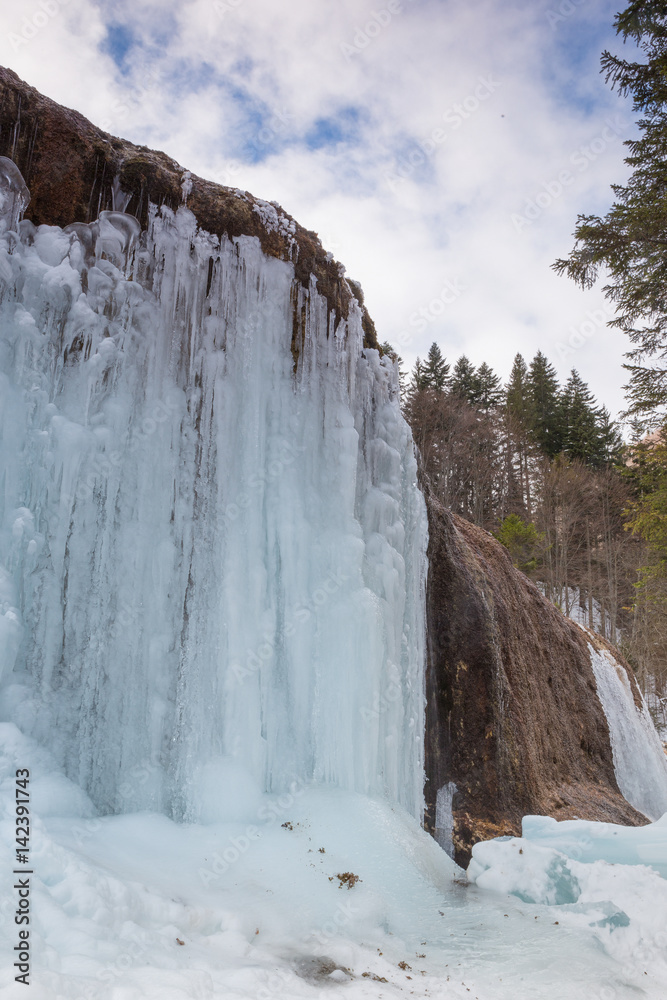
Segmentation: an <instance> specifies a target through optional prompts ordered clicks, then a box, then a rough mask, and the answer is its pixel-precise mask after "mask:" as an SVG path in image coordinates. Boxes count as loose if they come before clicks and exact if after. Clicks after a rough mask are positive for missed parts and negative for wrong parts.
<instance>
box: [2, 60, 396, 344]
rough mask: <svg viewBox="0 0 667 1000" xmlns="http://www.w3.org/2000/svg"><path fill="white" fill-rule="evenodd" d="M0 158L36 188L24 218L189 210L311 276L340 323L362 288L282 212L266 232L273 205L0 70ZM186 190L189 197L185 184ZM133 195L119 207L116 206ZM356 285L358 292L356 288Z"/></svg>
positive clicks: (81, 218) (214, 228) (367, 328)
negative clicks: (190, 169)
mask: <svg viewBox="0 0 667 1000" xmlns="http://www.w3.org/2000/svg"><path fill="white" fill-rule="evenodd" d="M0 155H2V156H8V157H9V158H10V159H12V160H14V162H15V163H16V165H17V166H18V168H19V170H20V171H21V173H22V174H23V177H24V179H25V181H26V184H27V185H28V187H29V189H30V194H31V200H30V205H29V206H28V209H27V211H26V213H25V217H26V219H30V220H31V221H32V222H34V223H35V225H41V224H42V223H47V224H48V225H55V226H66V225H68V224H69V223H70V222H92V221H93V220H95V219H96V218H97V217H98V216H99V213H100V212H101V211H103V210H105V209H113V208H116V209H117V210H121V211H126V212H128V213H129V214H131V215H134V216H136V218H137V219H138V220H139V222H140V223H141V225H142V228H145V226H146V222H147V218H148V206H149V203H153V204H156V205H167V206H168V207H169V208H171V209H174V210H175V209H177V208H178V207H179V206H180V205H182V204H184V203H186V204H187V207H188V208H189V209H190V210H191V211H192V212H193V213H194V214H195V216H196V218H197V221H198V222H199V225H200V226H201V227H202V229H205V230H206V231H207V232H209V233H212V234H214V235H216V236H222V235H227V236H228V237H230V238H233V237H235V236H242V235H244V236H257V237H258V239H259V241H260V243H261V245H262V249H263V250H264V253H266V254H269V255H270V256H273V257H279V258H281V259H282V260H291V261H292V263H293V264H294V269H295V273H296V277H297V279H298V280H299V281H300V282H301V284H302V285H304V287H306V288H308V286H309V283H310V280H311V275H314V276H315V278H316V280H317V287H318V291H319V292H320V293H321V294H322V295H324V296H325V297H326V299H327V301H328V303H329V306H330V309H331V311H332V312H333V314H334V317H335V320H336V322H337V321H338V320H339V319H340V318H341V317H346V316H347V314H348V308H349V304H350V301H351V299H352V298H353V297H354V298H357V299H359V298H360V295H359V294H358V293H357V290H356V288H353V287H351V286H350V285H349V284H348V282H347V281H345V280H343V279H342V278H341V271H340V270H339V265H338V263H337V262H336V261H335V260H333V259H332V258H331V257H330V256H329V255H327V253H326V252H325V250H324V249H323V247H322V245H321V244H320V241H319V239H318V238H317V235H316V234H315V233H313V232H310V231H309V230H307V229H304V228H303V227H302V226H300V225H299V224H298V223H297V222H296V221H295V220H294V219H292V217H291V216H289V215H287V213H286V212H284V211H283V210H282V209H281V208H279V207H278V208H276V211H277V216H278V225H277V226H276V227H274V226H271V225H267V224H266V221H265V215H266V210H265V208H264V206H265V203H264V202H260V201H258V200H257V199H256V198H254V197H253V196H252V195H251V194H249V193H248V192H240V191H237V190H236V189H235V188H228V187H223V186H222V185H220V184H213V183H212V182H211V181H206V180H203V179H202V178H201V177H197V176H195V175H194V174H189V173H188V174H187V176H186V171H185V170H184V168H183V167H181V166H179V164H178V163H176V162H175V161H174V160H172V159H171V157H169V156H167V155H166V154H165V153H159V152H154V151H153V150H150V149H147V148H146V147H145V146H134V145H133V144H132V143H131V142H126V141H125V140H124V139H117V138H115V137H114V136H111V135H108V134H107V133H106V132H102V130H101V129H98V128H96V127H95V126H94V125H92V124H91V123H90V122H89V121H88V120H87V119H86V118H84V117H83V115H80V114H79V113H78V112H76V111H71V110H69V109H68V108H63V107H61V106H60V105H59V104H56V103H55V102H54V101H51V100H49V98H48V97H44V96H43V95H42V94H40V93H39V91H37V90H35V89H34V88H33V87H29V86H28V84H26V83H24V82H23V81H22V80H20V79H19V77H18V76H17V75H16V73H14V72H12V70H9V69H4V68H3V67H0ZM184 181H185V184H186V189H189V190H188V191H187V195H186V194H185V191H184V187H183V184H184ZM121 192H122V194H124V195H126V196H127V202H126V205H123V207H122V208H120V209H119V206H118V200H119V196H120V195H121ZM357 287H358V286H357ZM360 305H361V306H362V311H363V326H364V333H365V343H366V346H367V347H377V346H378V344H377V338H376V334H375V327H374V325H373V322H372V320H371V319H370V317H369V315H368V313H367V311H366V309H365V308H363V300H362V301H361V302H360Z"/></svg>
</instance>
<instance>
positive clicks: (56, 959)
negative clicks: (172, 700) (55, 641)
mask: <svg viewBox="0 0 667 1000" xmlns="http://www.w3.org/2000/svg"><path fill="white" fill-rule="evenodd" d="M0 744H1V745H2V760H1V763H0V767H1V771H0V777H1V785H0V788H1V790H2V800H3V819H2V822H1V823H0V835H1V836H0V839H1V849H0V864H2V866H3V870H5V871H8V870H11V862H12V856H13V853H14V852H13V848H14V843H13V833H14V827H13V822H12V819H13V785H14V780H13V779H14V770H15V768H16V766H17V764H18V763H19V762H20V764H21V766H25V765H26V764H27V765H28V766H29V767H30V768H31V771H32V774H33V778H34V780H33V782H32V795H33V806H34V813H35V814H36V816H35V818H34V820H33V824H34V825H33V831H32V839H33V846H34V850H33V854H32V867H33V869H34V871H35V875H34V876H33V898H32V912H33V915H34V919H33V923H32V928H31V929H32V936H31V947H32V949H33V970H34V971H33V982H34V985H33V986H31V990H32V992H31V994H30V995H31V996H35V997H38V998H39V1000H143V998H146V1000H209V998H210V1000H213V998H239V1000H271V998H275V1000H292V998H300V997H304V998H313V1000H325V998H332V1000H333V998H344V997H349V998H350V1000H357V998H362V997H378V998H379V997H386V998H391V997H400V996H406V997H407V996H418V997H419V996H421V997H427V996H428V997H442V998H448V997H451V998H463V997H465V998H478V1000H542V998H543V1000H565V998H576V1000H579V998H581V1000H584V998H585V1000H590V998H599V1000H617V998H624V997H627V998H631V997H632V998H635V997H648V998H652V1000H663V998H664V996H665V995H666V992H667V965H666V964H665V960H664V956H665V945H666V944H667V937H666V935H665V930H664V928H665V926H667V882H665V881H664V880H663V879H662V878H661V877H660V876H659V875H658V874H657V872H655V871H653V870H651V869H650V868H649V867H646V865H648V864H649V863H651V862H655V864H656V867H657V866H662V870H663V871H664V865H665V861H666V859H667V821H662V822H660V823H656V824H653V825H652V826H651V827H647V828H646V829H645V830H625V829H623V828H619V827H605V826H604V825H603V824H595V823H579V822H570V823H562V824H556V823H554V822H553V821H551V822H550V821H548V820H544V819H539V818H537V817H529V818H527V820H526V827H525V834H526V836H525V838H524V839H523V840H521V839H512V840H508V841H491V842H488V843H485V844H480V845H477V847H476V848H475V862H473V866H472V868H471V872H470V876H471V877H472V878H473V879H475V878H476V880H477V884H473V883H472V882H469V881H468V880H467V879H466V875H465V873H464V872H463V871H462V870H461V869H459V868H458V867H457V866H456V865H455V864H454V863H453V862H452V861H451V860H450V859H449V858H448V857H447V855H446V854H445V853H444V852H443V851H442V850H441V849H440V848H439V847H438V845H437V844H436V842H435V841H434V840H433V839H432V838H431V837H429V836H428V835H427V834H426V833H424V832H423V831H422V830H421V829H420V827H419V825H418V823H417V821H416V820H415V819H414V818H413V817H411V816H409V815H408V814H407V813H405V812H404V811H403V810H401V809H400V807H398V806H395V807H391V806H390V805H388V804H387V803H386V802H382V801H379V800H376V799H371V798H367V797H364V796H361V795H358V794H355V793H352V792H343V791H341V790H339V789H334V788H326V787H324V788H322V787H320V788H313V787H306V786H305V785H302V784H300V783H298V782H295V783H294V785H293V786H292V789H291V790H290V791H289V792H287V793H285V794H283V795H282V796H275V795H270V794H269V795H267V794H260V793H259V792H258V790H257V789H253V787H252V784H251V783H250V782H247V783H245V784H242V783H239V785H238V786H237V790H236V795H235V800H234V804H235V810H236V821H235V822H233V823H224V824H223V823H214V824H210V825H181V824H177V823H174V822H173V821H172V820H169V819H168V818H167V817H165V816H162V815H159V814H155V813H135V814H128V815H124V816H110V817H104V818H97V817H95V816H94V815H93V809H92V806H91V804H90V802H89V801H88V800H87V799H86V797H85V796H84V795H83V793H82V792H81V791H80V789H78V788H77V787H76V786H75V785H74V784H73V783H72V782H71V781H69V780H68V779H67V778H65V777H64V776H63V775H62V774H60V773H59V772H58V771H57V770H55V769H54V762H53V759H52V758H51V757H50V756H49V754H48V753H47V752H46V751H44V750H43V749H41V748H40V747H39V746H38V745H37V744H35V743H34V742H33V741H31V740H28V739H27V738H26V737H24V736H22V735H21V734H20V733H19V732H18V730H17V729H16V728H15V727H14V726H12V725H10V724H4V725H2V726H1V727H0ZM133 780H134V782H135V784H136V785H137V786H138V785H140V783H141V782H142V781H144V780H146V775H145V774H144V772H143V770H142V769H140V768H138V769H137V772H136V775H135V777H134V779H133ZM65 814H67V815H65ZM554 845H555V846H554ZM521 851H522V852H523V853H520V852H521ZM572 857H578V859H579V860H577V861H574V860H570V859H571V858H572ZM599 857H605V858H609V859H614V860H616V861H629V862H631V864H621V863H617V864H613V865H612V864H609V863H608V862H607V861H601V860H595V859H596V858H599ZM638 857H641V859H642V861H643V864H642V865H635V863H636V861H637V859H638ZM475 865H476V866H477V867H476V868H475ZM632 865H635V866H634V867H633V866H632ZM350 875H353V876H358V879H359V881H354V879H350V878H349V876H350ZM339 876H346V878H345V879H343V880H342V881H341V879H340V878H339ZM351 881H352V882H353V884H352V885H351V887H349V888H348V885H349V884H350V882H351ZM13 908H14V907H13V903H12V900H11V898H7V895H5V898H4V902H3V904H2V908H1V911H2V912H1V921H2V924H1V941H2V952H3V953H2V956H1V961H0V968H1V969H2V971H1V972H0V976H1V978H0V988H2V996H3V998H4V997H7V998H8V1000H14V998H15V997H16V998H18V997H23V996H25V995H27V994H26V992H25V991H24V988H23V987H22V986H21V985H19V984H14V983H13V972H12V969H11V962H12V959H11V958H10V955H11V950H12V947H13V945H14V943H15V942H14V935H15V931H16V928H15V927H14V924H13ZM179 942H183V944H180V943H179ZM401 963H406V965H405V966H401ZM408 966H409V968H408Z"/></svg>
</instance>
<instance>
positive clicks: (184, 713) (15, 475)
mask: <svg viewBox="0 0 667 1000" xmlns="http://www.w3.org/2000/svg"><path fill="white" fill-rule="evenodd" d="M10 162H11V161H3V163H2V165H1V169H0V189H1V194H2V204H1V206H0V211H1V213H2V222H3V227H4V228H3V231H4V234H5V235H4V243H3V244H2V250H1V251H0V278H1V283H0V327H1V331H2V332H1V334H0V371H1V374H0V400H1V402H0V406H1V407H2V425H1V426H2V430H1V432H0V433H1V438H0V483H1V484H2V486H1V493H0V531H1V533H0V547H1V553H0V565H1V566H2V567H3V569H2V578H1V579H0V611H1V612H2V615H1V616H0V643H1V644H2V648H1V650H0V654H1V659H0V663H1V664H2V667H3V678H2V683H3V685H4V687H5V702H6V704H7V705H8V706H9V711H10V714H11V717H12V718H13V719H14V720H15V721H16V722H17V723H18V725H19V726H20V727H21V728H22V729H23V730H24V731H25V732H27V733H28V734H29V735H30V736H32V737H34V738H36V739H37V740H39V741H40V742H42V743H43V744H45V745H46V746H48V747H49V748H50V749H51V750H52V751H53V753H54V754H55V757H56V759H57V761H58V762H59V763H60V764H61V766H63V767H64V769H65V771H66V773H67V775H68V776H69V777H70V778H72V779H73V780H74V781H75V782H77V783H78V784H79V785H80V786H81V787H82V788H83V789H85V791H86V792H87V793H88V794H89V795H90V796H91V798H92V799H93V801H94V803H95V805H96V807H97V808H98V809H99V810H100V811H102V812H114V811H118V812H122V811H124V809H125V806H126V805H127V798H126V794H127V793H126V790H127V788H128V787H129V786H130V785H131V787H132V796H133V797H132V803H131V805H132V808H133V809H151V810H154V811H160V812H164V813H166V814H168V815H171V816H172V817H174V818H176V819H179V820H180V819H186V820H192V821H196V820H202V821H212V820H216V819H222V818H229V815H230V810H231V811H233V809H234V808H237V807H234V806H233V805H232V804H231V798H232V797H233V793H234V791H235V790H237V791H238V789H239V788H243V789H244V790H245V794H246V796H250V797H252V795H253V794H255V793H257V794H259V793H260V792H262V791H279V790H281V789H284V788H288V787H290V785H292V784H293V783H294V782H304V781H305V782H309V781H316V782H321V783H332V784H335V785H338V786H339V787H341V788H342V789H346V790H350V791H356V792H362V793H365V794H372V795H380V796H384V797H386V798H387V799H389V800H390V801H391V802H395V803H399V804H400V805H401V806H403V807H404V808H405V809H406V810H408V811H409V812H410V813H411V814H412V815H413V816H415V817H419V816H420V815H421V811H422V789H423V739H424V733H423V715H424V694H423V658H424V618H423V615H424V610H423V609H424V594H423V591H424V575H425V544H426V524H425V512H424V505H423V499H422V497H421V494H420V493H419V491H418V488H417V484H416V464H415V459H414V455H413V449H412V440H411V435H410V432H409V430H408V427H407V425H406V424H405V422H404V421H403V418H402V416H401V414H400V410H399V404H398V392H397V376H396V372H395V370H394V368H393V365H392V364H391V363H390V362H389V360H388V359H386V358H380V356H379V354H378V353H377V352H376V351H373V350H365V349H364V348H363V332H362V325H361V313H360V309H359V308H358V307H357V305H356V303H355V302H353V304H352V305H351V307H350V313H349V316H348V318H347V320H341V321H340V322H339V323H338V324H337V325H336V324H335V323H334V320H333V316H332V314H331V313H330V311H329V308H328V305H327V302H326V300H325V299H324V298H323V297H322V296H321V295H320V294H319V293H318V291H317V288H316V285H315V281H314V279H312V280H311V286H310V288H308V289H304V288H303V287H302V286H301V285H300V284H299V283H298V282H296V281H295V278H294V270H293V266H292V264H290V263H288V262H285V261H282V260H278V259H274V258H270V257H267V256H265V255H264V254H263V253H262V251H261V249H260V246H259V241H258V240H257V239H256V238H251V237H240V238H236V239H234V240H233V241H230V240H228V239H226V238H223V239H222V240H218V239H217V238H215V237H212V236H210V235H208V234H206V233H205V232H202V231H199V230H198V228H197V225H196V221H195V218H194V216H193V215H192V214H191V213H190V212H189V211H188V210H187V209H186V208H185V207H182V208H180V209H179V210H178V211H176V212H175V213H173V212H171V211H170V210H168V209H166V208H163V209H162V210H160V211H158V210H157V209H156V208H153V209H152V211H151V215H150V222H149V226H148V230H147V232H144V233H140V231H139V226H138V224H137V222H136V220H135V219H134V218H132V217H131V216H128V215H124V214H123V213H120V212H103V213H101V216H100V218H99V220H97V222H95V223H93V224H91V225H90V226H87V225H83V224H80V223H75V224H72V225H70V226H67V227H66V229H64V230H61V229H59V228H57V227H52V226H45V225H41V226H39V227H35V226H34V225H32V223H30V222H23V223H19V222H18V218H19V214H20V210H21V209H22V208H23V207H25V199H26V197H27V196H28V195H27V189H25V185H23V188H22V187H21V184H22V179H21V178H20V175H19V174H18V171H17V170H16V168H14V165H13V164H11V168H14V169H13V171H12V169H11V168H10V167H9V166H8V164H9V163H10ZM24 189H25V190H24ZM274 214H275V212H274ZM295 359H298V363H297V360H295ZM137 768H139V769H140V773H141V775H142V779H141V781H137V780H133V776H134V778H135V779H136V775H137V774H138V773H139V772H138V771H137Z"/></svg>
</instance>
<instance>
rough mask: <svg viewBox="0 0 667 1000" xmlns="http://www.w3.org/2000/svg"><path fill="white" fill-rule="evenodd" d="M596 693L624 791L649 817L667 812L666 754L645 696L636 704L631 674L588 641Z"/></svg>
mask: <svg viewBox="0 0 667 1000" xmlns="http://www.w3.org/2000/svg"><path fill="white" fill-rule="evenodd" d="M588 648H589V651H590V654H591V664H592V667H593V672H594V674H595V681H596V684H597V693H598V698H599V699H600V702H601V703H602V707H603V709H604V713H605V715H606V716H607V722H608V724H609V735H610V738H611V750H612V756H613V759H614V771H615V773H616V781H617V782H618V787H619V789H620V791H621V795H623V796H624V798H626V799H627V801H628V802H629V803H630V805H633V806H634V807H635V809H638V810H639V811H640V812H643V813H644V815H645V816H648V818H649V819H652V820H658V819H660V818H661V817H662V816H663V815H664V814H665V813H667V757H665V754H664V751H663V749H662V744H661V743H660V739H659V737H658V734H657V732H656V729H655V726H654V725H653V720H652V719H651V716H650V714H649V711H648V708H647V707H646V705H645V703H644V701H643V699H642V702H641V706H639V707H638V706H637V705H636V704H635V699H634V697H633V693H632V688H631V686H630V681H629V679H628V675H627V673H626V672H625V670H624V668H623V667H621V666H620V665H619V664H618V663H616V661H615V660H614V658H613V657H612V656H611V655H610V654H609V653H608V652H607V651H606V650H604V649H602V650H597V649H594V648H593V646H592V645H591V644H590V643H589V644H588Z"/></svg>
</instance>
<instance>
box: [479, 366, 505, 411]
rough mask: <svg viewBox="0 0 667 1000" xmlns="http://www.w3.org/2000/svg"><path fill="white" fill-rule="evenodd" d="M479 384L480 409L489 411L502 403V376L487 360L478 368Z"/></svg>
mask: <svg viewBox="0 0 667 1000" xmlns="http://www.w3.org/2000/svg"><path fill="white" fill-rule="evenodd" d="M476 377H477V384H478V390H479V392H478V395H479V401H478V406H479V408H480V410H484V412H485V413H488V412H489V410H493V409H495V408H496V407H497V406H499V405H500V402H501V400H502V398H503V387H502V383H501V381H500V378H499V376H498V375H496V373H495V372H494V370H493V369H492V368H491V367H490V366H489V365H487V363H486V361H483V362H482V364H481V365H480V366H479V368H478V369H477V376H476Z"/></svg>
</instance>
